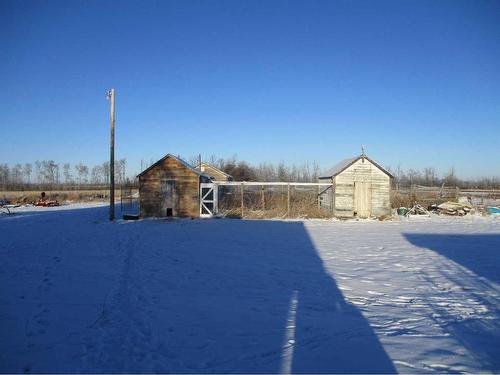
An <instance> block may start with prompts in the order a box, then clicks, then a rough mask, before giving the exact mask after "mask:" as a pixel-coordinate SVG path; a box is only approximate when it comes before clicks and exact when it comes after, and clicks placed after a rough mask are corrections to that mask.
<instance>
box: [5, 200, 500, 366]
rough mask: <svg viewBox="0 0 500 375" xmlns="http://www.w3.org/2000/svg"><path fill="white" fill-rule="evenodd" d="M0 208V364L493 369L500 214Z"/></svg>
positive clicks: (499, 350) (497, 343)
mask: <svg viewBox="0 0 500 375" xmlns="http://www.w3.org/2000/svg"><path fill="white" fill-rule="evenodd" d="M107 212H108V211H107V208H106V207H98V206H94V207H87V206H86V207H78V206H67V207H61V208H52V209H47V208H37V209H33V208H32V209H24V208H23V209H18V210H17V213H16V214H15V215H11V216H6V215H3V216H1V217H0V233H1V238H2V240H1V243H0V255H1V259H2V262H1V264H0V306H1V309H0V332H1V336H0V371H1V372H176V373H186V372H195V373H205V372H218V373H221V372H222V373H224V372H245V373H249V372H266V373H277V372H411V373H420V372H425V373H429V372H454V373H459V372H497V373H498V372H500V319H499V318H500V297H499V296H500V261H499V259H500V220H499V219H496V220H495V219H493V218H490V219H485V218H481V217H464V218H441V217H435V218H432V219H420V220H411V221H394V222H376V221H365V222H352V221H351V222H339V221H321V220H312V221H272V220H271V221H265V220H261V221H250V220H236V219H232V220H231V219H211V220H172V221H166V220H144V221H132V222H123V221H119V222H117V223H114V224H113V223H109V222H108V221H107V219H106V217H107Z"/></svg>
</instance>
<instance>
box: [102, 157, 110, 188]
mask: <svg viewBox="0 0 500 375" xmlns="http://www.w3.org/2000/svg"><path fill="white" fill-rule="evenodd" d="M102 174H103V175H104V183H105V184H109V161H105V162H104V163H102Z"/></svg>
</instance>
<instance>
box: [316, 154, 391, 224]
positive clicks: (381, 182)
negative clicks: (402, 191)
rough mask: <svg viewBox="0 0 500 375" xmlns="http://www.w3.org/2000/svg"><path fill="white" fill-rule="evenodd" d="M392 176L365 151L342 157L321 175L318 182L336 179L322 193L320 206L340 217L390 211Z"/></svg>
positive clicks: (378, 215)
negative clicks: (350, 156) (327, 189)
mask: <svg viewBox="0 0 500 375" xmlns="http://www.w3.org/2000/svg"><path fill="white" fill-rule="evenodd" d="M392 178H393V176H392V175H391V174H390V173H389V172H388V171H386V170H385V169H384V168H382V167H381V166H380V165H378V164H377V163H376V162H375V161H373V160H372V159H370V158H369V157H367V156H366V155H365V154H361V155H359V156H356V157H354V158H350V159H345V160H342V161H341V162H340V163H338V164H337V165H335V166H334V167H333V168H331V169H329V170H328V171H327V172H325V174H324V175H323V176H321V177H319V182H332V183H333V188H332V189H330V191H328V192H327V194H324V196H323V197H322V199H321V206H322V207H323V208H324V209H328V210H332V212H333V214H334V216H337V217H354V216H356V217H361V218H367V217H371V216H375V217H380V216H384V215H390V214H391V200H390V194H391V184H392Z"/></svg>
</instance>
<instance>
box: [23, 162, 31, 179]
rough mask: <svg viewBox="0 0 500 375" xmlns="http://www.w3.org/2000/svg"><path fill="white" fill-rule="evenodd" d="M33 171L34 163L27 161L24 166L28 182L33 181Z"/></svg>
mask: <svg viewBox="0 0 500 375" xmlns="http://www.w3.org/2000/svg"><path fill="white" fill-rule="evenodd" d="M31 172H33V165H32V164H31V163H25V164H24V167H23V174H24V176H25V177H26V182H28V184H30V183H31Z"/></svg>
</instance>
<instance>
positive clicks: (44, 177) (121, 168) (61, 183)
mask: <svg viewBox="0 0 500 375" xmlns="http://www.w3.org/2000/svg"><path fill="white" fill-rule="evenodd" d="M188 161H189V162H190V163H191V164H192V165H193V166H196V165H198V164H199V162H200V157H199V156H195V157H191V158H189V160H188ZM203 161H204V162H206V163H208V164H211V165H213V166H215V167H217V168H219V169H221V170H223V171H224V172H226V173H228V174H230V175H231V176H233V178H234V180H235V181H263V182H275V181H279V182H290V181H295V182H316V181H317V179H318V177H319V176H321V174H322V173H321V172H322V170H321V169H320V167H319V164H318V163H317V162H312V163H309V162H305V163H302V164H299V165H297V164H286V163H285V162H280V163H260V164H256V165H254V164H251V163H248V162H246V161H244V160H238V159H237V158H236V156H233V157H231V158H226V159H224V158H217V157H216V156H211V157H210V158H208V159H204V160H203ZM153 162H154V161H153V160H151V161H150V162H149V163H148V162H146V163H145V162H144V161H141V169H145V168H147V167H148V166H149V165H151V164H153ZM125 167H126V159H120V160H117V161H116V162H115V182H116V183H117V184H118V185H122V184H127V185H130V184H136V183H137V182H136V181H134V180H133V179H130V178H129V177H127V175H126V169H125ZM386 169H387V170H388V171H389V172H390V173H391V174H392V175H393V176H394V184H395V185H398V186H400V187H407V186H411V185H422V186H442V185H443V184H444V185H445V186H454V187H455V186H456V187H459V188H462V189H500V178H499V177H483V178H477V179H460V178H459V177H457V175H456V172H455V168H451V169H450V170H449V171H448V172H446V173H444V174H441V175H440V174H438V172H437V171H436V169H435V168H432V167H427V168H423V169H422V170H417V169H408V170H403V169H402V168H401V167H399V166H398V167H397V168H395V169H393V168H391V167H387V168H386ZM106 185H109V162H103V163H102V164H99V165H95V166H92V167H90V166H88V165H86V164H84V163H78V164H76V165H73V166H71V165H70V164H69V163H63V164H58V163H56V162H55V161H53V160H42V161H38V160H37V161H36V162H35V163H33V164H32V163H26V164H24V165H23V164H15V165H12V166H10V165H8V164H0V189H2V190H28V189H40V188H45V189H50V188H53V189H63V188H68V189H69V188H71V189H75V188H97V187H103V186H106Z"/></svg>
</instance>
